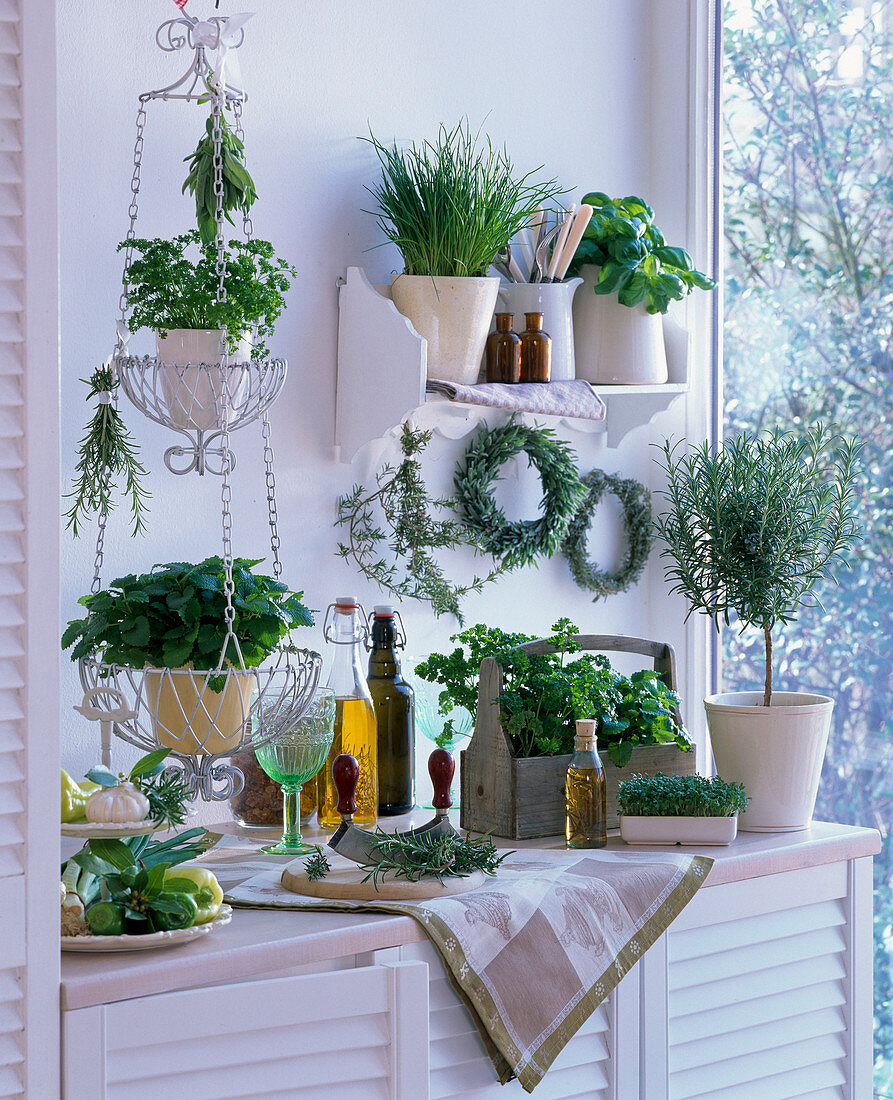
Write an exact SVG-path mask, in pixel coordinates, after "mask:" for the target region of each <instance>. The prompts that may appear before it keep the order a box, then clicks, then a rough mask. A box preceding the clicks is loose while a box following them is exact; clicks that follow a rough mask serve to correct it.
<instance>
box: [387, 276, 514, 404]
mask: <svg viewBox="0 0 893 1100" xmlns="http://www.w3.org/2000/svg"><path fill="white" fill-rule="evenodd" d="M498 291H499V277H498V276H496V275H492V276H491V275H488V276H485V277H483V278H460V277H455V278H452V277H449V278H448V277H445V276H444V277H442V276H435V277H433V278H432V277H431V276H430V275H393V276H391V297H392V298H393V301H394V305H395V306H396V307H397V309H399V310H400V312H401V313H402V314H403V316H404V317H408V318H409V320H410V321H411V322H412V327H413V328H414V329H415V330H416V332H417V333H418V334H419V335H420V336H424V337H425V339H426V340H427V341H428V377H429V378H438V379H440V380H442V381H444V382H456V383H458V384H459V385H463V386H473V385H474V384H475V383H476V382H477V380H478V376H479V374H480V368H481V359H482V357H483V354H484V344H485V343H486V341H487V333H488V332H489V331H490V320H491V318H492V317H493V310H494V308H495V306H496V295H497V293H498Z"/></svg>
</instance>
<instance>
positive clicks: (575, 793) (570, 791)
mask: <svg viewBox="0 0 893 1100" xmlns="http://www.w3.org/2000/svg"><path fill="white" fill-rule="evenodd" d="M595 729H596V722H595V719H593V718H584V719H582V720H581V721H579V722H577V736H576V738H575V740H574V755H573V757H572V758H571V762H570V764H568V766H567V777H566V779H565V785H564V793H565V800H566V805H567V828H566V833H565V835H566V838H567V847H568V848H604V846H605V845H606V844H607V843H608V823H607V808H606V793H605V769H604V767H603V766H602V762H601V760H599V758H598V745H597V742H596V739H595Z"/></svg>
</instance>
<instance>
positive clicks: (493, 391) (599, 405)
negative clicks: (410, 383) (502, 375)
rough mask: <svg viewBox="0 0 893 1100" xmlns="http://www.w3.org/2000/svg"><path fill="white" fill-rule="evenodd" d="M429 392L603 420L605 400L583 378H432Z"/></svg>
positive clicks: (522, 409)
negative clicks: (474, 381)
mask: <svg viewBox="0 0 893 1100" xmlns="http://www.w3.org/2000/svg"><path fill="white" fill-rule="evenodd" d="M425 388H426V389H427V391H428V393H440V394H443V395H444V396H445V397H448V398H449V399H450V400H451V401H464V402H465V403H466V404H467V405H492V406H494V407H495V408H499V409H515V410H516V411H517V412H531V413H544V414H546V415H548V416H570V417H576V418H577V419H578V420H604V419H605V413H606V411H607V410H606V408H605V403H604V401H602V399H601V398H600V397H599V396H598V394H597V393H596V392H595V390H593V388H592V386H590V384H589V383H588V382H586V381H584V380H583V379H582V378H575V379H573V380H572V381H570V382H520V383H517V384H515V385H508V384H506V383H503V382H483V383H481V385H479V386H460V385H458V384H457V383H455V382H441V381H439V380H438V379H433V378H429V379H428V382H427V383H426V386H425Z"/></svg>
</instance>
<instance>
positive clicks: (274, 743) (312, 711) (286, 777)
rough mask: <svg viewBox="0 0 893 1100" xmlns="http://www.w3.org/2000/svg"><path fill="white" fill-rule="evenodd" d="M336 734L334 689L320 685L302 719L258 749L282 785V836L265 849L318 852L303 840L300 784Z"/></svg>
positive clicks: (262, 763)
mask: <svg viewBox="0 0 893 1100" xmlns="http://www.w3.org/2000/svg"><path fill="white" fill-rule="evenodd" d="M334 734H335V692H334V691H333V690H332V688H317V690H316V692H315V693H314V696H313V699H312V700H311V702H310V706H309V707H308V708H307V710H306V712H305V713H304V716H303V717H302V718H300V719H298V721H297V722H289V723H288V724H287V725H283V726H282V727H281V728H279V729H277V730H276V733H275V734H274V735H273V737H272V738H271V739H270V740H269V741H267V743H266V744H264V745H261V747H260V748H258V749H255V751H254V755H255V756H256V757H257V762H258V764H260V766H261V767H262V768H263V769H264V771H265V772H266V773H267V775H268V776H269V777H270V778H271V779H272V780H274V781H275V782H276V783H278V784H279V785H280V786H281V787H282V818H283V833H282V839H281V840H280V841H279V843H278V844H268V845H266V846H265V847H263V848H261V851H262V852H268V853H270V854H272V855H303V854H304V853H307V852H315V851H316V848H315V847H314V846H313V845H309V844H305V843H304V841H303V840H302V839H301V825H300V807H301V787H302V786H303V784H304V783H305V782H306V781H307V780H308V779H310V778H311V776H314V775H316V773H317V772H318V771H319V769H320V768H321V767H322V765H323V764H324V763H325V760H326V757H327V756H328V754H329V749H330V748H331V745H332V738H333V737H334Z"/></svg>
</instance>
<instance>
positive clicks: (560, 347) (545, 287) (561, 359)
mask: <svg viewBox="0 0 893 1100" xmlns="http://www.w3.org/2000/svg"><path fill="white" fill-rule="evenodd" d="M582 285H583V280H582V279H568V280H567V282H565V283H508V284H507V285H504V286H501V287H500V288H499V298H498V302H499V305H498V308H499V310H500V311H501V312H503V311H504V312H505V313H513V314H514V315H515V323H514V330H515V332H517V333H518V334H519V335H520V333H521V332H523V330H524V327H525V326H524V314H525V313H541V314H542V315H543V332H546V333H548V334H549V336H551V337H552V370H551V376H550V378H549V381H550V382H568V381H570V380H571V379H572V378H575V377H576V369H575V366H574V322H573V314H572V310H571V306H572V305H573V301H574V294H575V293H576V291H577V287H580V286H582Z"/></svg>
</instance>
